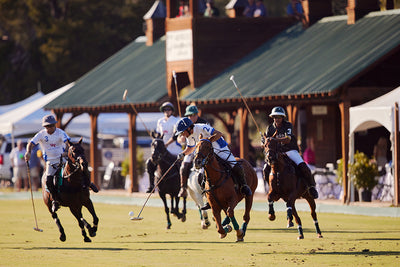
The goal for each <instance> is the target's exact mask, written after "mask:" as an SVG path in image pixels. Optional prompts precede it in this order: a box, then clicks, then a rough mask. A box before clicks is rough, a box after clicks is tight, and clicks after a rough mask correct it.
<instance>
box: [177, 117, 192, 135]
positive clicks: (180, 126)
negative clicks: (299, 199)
mask: <svg viewBox="0 0 400 267" xmlns="http://www.w3.org/2000/svg"><path fill="white" fill-rule="evenodd" d="M192 124H193V122H192V121H191V120H190V119H189V118H186V117H185V118H182V119H180V120H179V121H178V122H177V123H176V133H175V135H176V136H178V135H180V134H181V133H183V132H184V131H186V130H187V129H188V128H189V127H190V126H192Z"/></svg>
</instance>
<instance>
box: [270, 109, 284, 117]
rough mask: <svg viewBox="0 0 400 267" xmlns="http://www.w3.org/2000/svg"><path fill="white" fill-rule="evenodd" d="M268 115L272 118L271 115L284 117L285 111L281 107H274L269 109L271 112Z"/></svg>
mask: <svg viewBox="0 0 400 267" xmlns="http://www.w3.org/2000/svg"><path fill="white" fill-rule="evenodd" d="M269 116H270V117H271V118H272V117H273V116H283V117H284V118H286V113H285V110H284V109H283V108H282V107H274V108H273V109H272V111H271V114H269Z"/></svg>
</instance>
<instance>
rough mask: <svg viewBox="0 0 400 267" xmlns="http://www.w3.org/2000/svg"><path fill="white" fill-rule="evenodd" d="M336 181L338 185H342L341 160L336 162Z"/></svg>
mask: <svg viewBox="0 0 400 267" xmlns="http://www.w3.org/2000/svg"><path fill="white" fill-rule="evenodd" d="M336 181H337V183H338V184H340V185H343V159H342V158H341V159H339V160H338V161H337V169H336Z"/></svg>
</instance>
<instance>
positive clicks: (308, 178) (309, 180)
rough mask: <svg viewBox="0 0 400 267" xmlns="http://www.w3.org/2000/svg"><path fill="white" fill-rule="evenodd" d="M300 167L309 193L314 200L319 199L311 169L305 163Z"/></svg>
mask: <svg viewBox="0 0 400 267" xmlns="http://www.w3.org/2000/svg"><path fill="white" fill-rule="evenodd" d="M298 167H299V169H300V172H301V174H302V176H303V178H304V181H305V182H306V184H307V189H308V192H309V193H310V195H311V196H312V197H313V198H314V199H316V198H318V192H317V190H316V189H315V181H314V177H313V176H312V175H311V171H310V168H308V166H307V164H306V163H305V162H302V163H300V164H299V166H298Z"/></svg>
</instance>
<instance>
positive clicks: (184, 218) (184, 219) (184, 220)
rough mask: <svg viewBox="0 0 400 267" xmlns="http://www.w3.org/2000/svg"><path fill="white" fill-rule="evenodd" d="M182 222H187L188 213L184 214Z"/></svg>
mask: <svg viewBox="0 0 400 267" xmlns="http://www.w3.org/2000/svg"><path fill="white" fill-rule="evenodd" d="M181 220H182V222H186V214H183V216H182V219H181Z"/></svg>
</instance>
